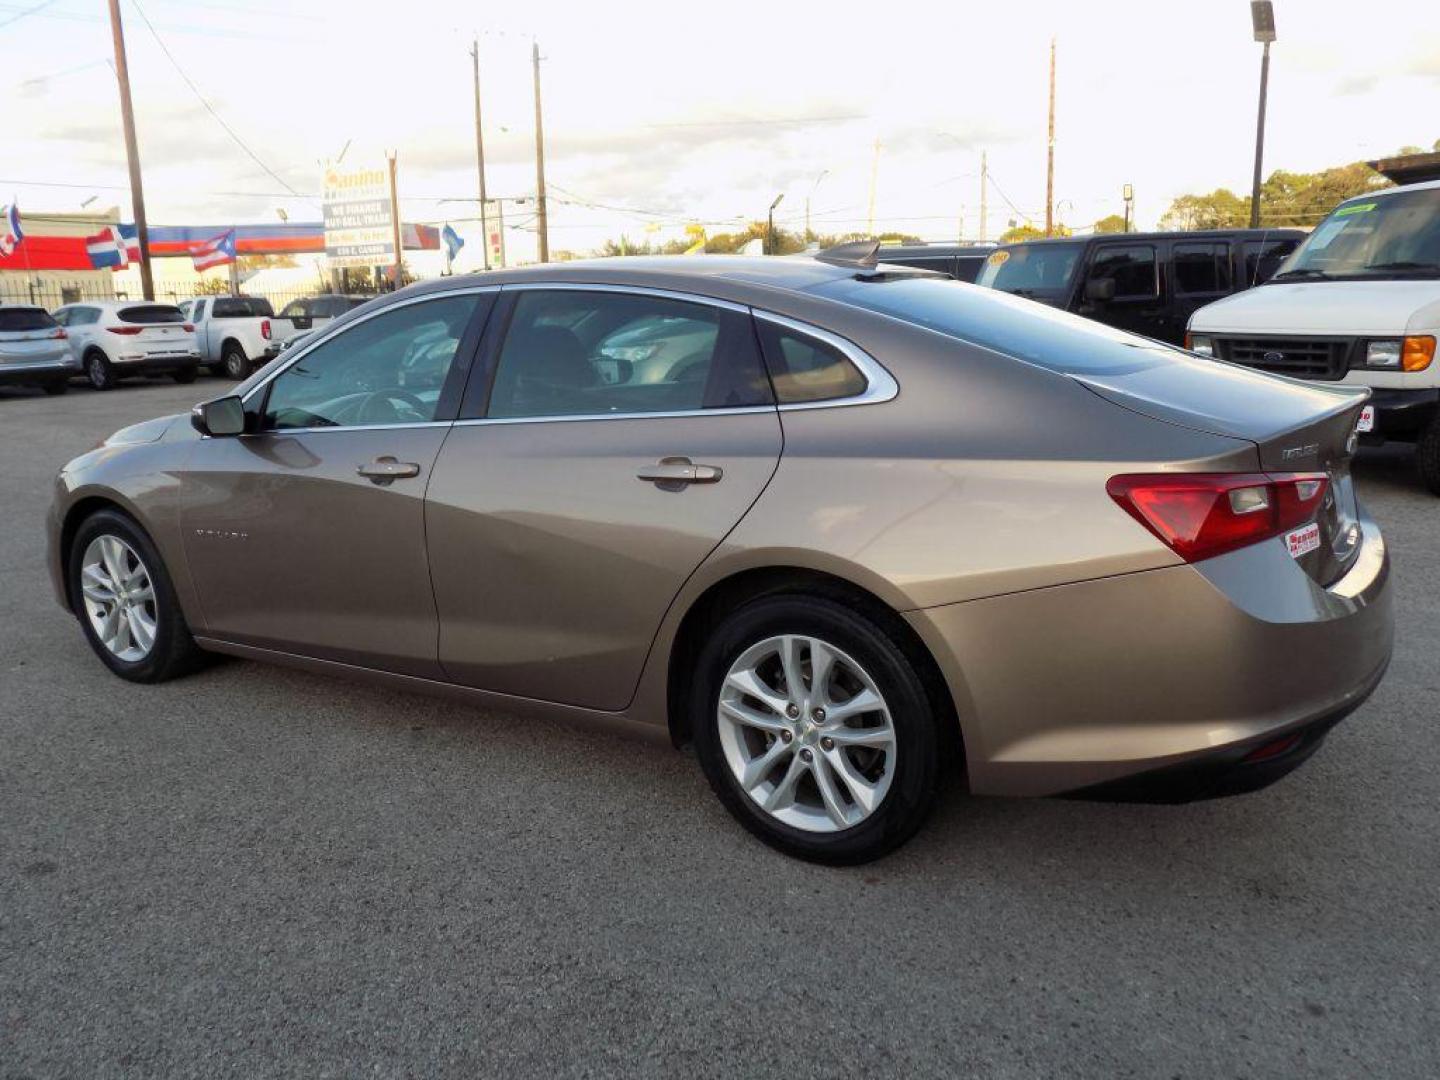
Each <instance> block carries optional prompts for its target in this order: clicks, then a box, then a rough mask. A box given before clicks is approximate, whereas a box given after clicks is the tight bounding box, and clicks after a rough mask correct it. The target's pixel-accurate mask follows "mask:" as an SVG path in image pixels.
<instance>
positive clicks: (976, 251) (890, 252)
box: [880, 244, 999, 262]
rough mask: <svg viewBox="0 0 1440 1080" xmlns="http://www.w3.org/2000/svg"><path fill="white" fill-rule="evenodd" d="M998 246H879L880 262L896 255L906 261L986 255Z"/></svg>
mask: <svg viewBox="0 0 1440 1080" xmlns="http://www.w3.org/2000/svg"><path fill="white" fill-rule="evenodd" d="M998 246H999V245H998V244H881V245H880V261H881V262H884V261H885V260H886V259H888V258H893V257H894V256H896V255H903V256H904V257H905V258H907V259H909V258H920V257H923V256H926V255H933V256H934V257H935V258H937V259H944V258H949V257H950V256H952V255H988V254H990V252H992V251H994V250H995V249H996V248H997V247H998Z"/></svg>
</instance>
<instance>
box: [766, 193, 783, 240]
mask: <svg viewBox="0 0 1440 1080" xmlns="http://www.w3.org/2000/svg"><path fill="white" fill-rule="evenodd" d="M783 198H785V193H784V192H783V191H782V192H781V193H780V194H779V195H776V196H775V201H774V202H772V203H771V204H770V211H769V213H768V214H766V216H765V254H766V255H774V254H775V208H776V207H777V206H779V205H780V200H781V199H783Z"/></svg>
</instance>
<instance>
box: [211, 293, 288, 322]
mask: <svg viewBox="0 0 1440 1080" xmlns="http://www.w3.org/2000/svg"><path fill="white" fill-rule="evenodd" d="M257 315H259V316H264V317H265V318H267V319H269V318H273V317H274V315H275V309H274V308H272V307H271V306H270V301H269V300H266V299H265V298H264V297H263V296H221V297H218V298H217V299H216V301H215V310H214V311H212V312H211V313H210V317H211V318H213V319H244V318H252V317H254V316H257Z"/></svg>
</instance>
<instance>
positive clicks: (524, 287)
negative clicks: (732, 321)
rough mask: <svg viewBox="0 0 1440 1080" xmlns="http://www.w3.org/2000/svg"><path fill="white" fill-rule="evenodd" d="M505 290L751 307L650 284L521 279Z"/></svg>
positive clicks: (747, 311)
mask: <svg viewBox="0 0 1440 1080" xmlns="http://www.w3.org/2000/svg"><path fill="white" fill-rule="evenodd" d="M500 288H502V289H503V290H504V291H505V292H535V291H537V290H538V291H541V292H606V293H633V294H636V295H639V296H658V297H661V298H662V299H666V300H679V301H682V302H684V303H688V304H708V305H709V306H710V307H717V308H725V309H726V310H727V311H738V312H740V314H742V315H749V314H750V310H751V309H750V308H749V307H748V306H746V305H745V304H737V303H736V302H735V301H733V300H720V299H718V298H716V297H714V296H703V295H701V294H700V293H687V292H678V291H676V290H674V289H657V288H655V287H653V286H650V285H586V284H584V283H582V282H577V281H519V282H513V283H511V284H508V285H502V286H500Z"/></svg>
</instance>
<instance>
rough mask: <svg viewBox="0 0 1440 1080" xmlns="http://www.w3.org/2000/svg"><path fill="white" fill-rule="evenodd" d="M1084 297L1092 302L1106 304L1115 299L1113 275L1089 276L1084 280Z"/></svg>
mask: <svg viewBox="0 0 1440 1080" xmlns="http://www.w3.org/2000/svg"><path fill="white" fill-rule="evenodd" d="M1085 299H1086V300H1089V301H1090V302H1091V303H1092V304H1108V303H1109V302H1110V301H1111V300H1114V299H1115V279H1114V278H1113V277H1102V278H1091V279H1090V280H1089V281H1087V282H1085Z"/></svg>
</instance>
